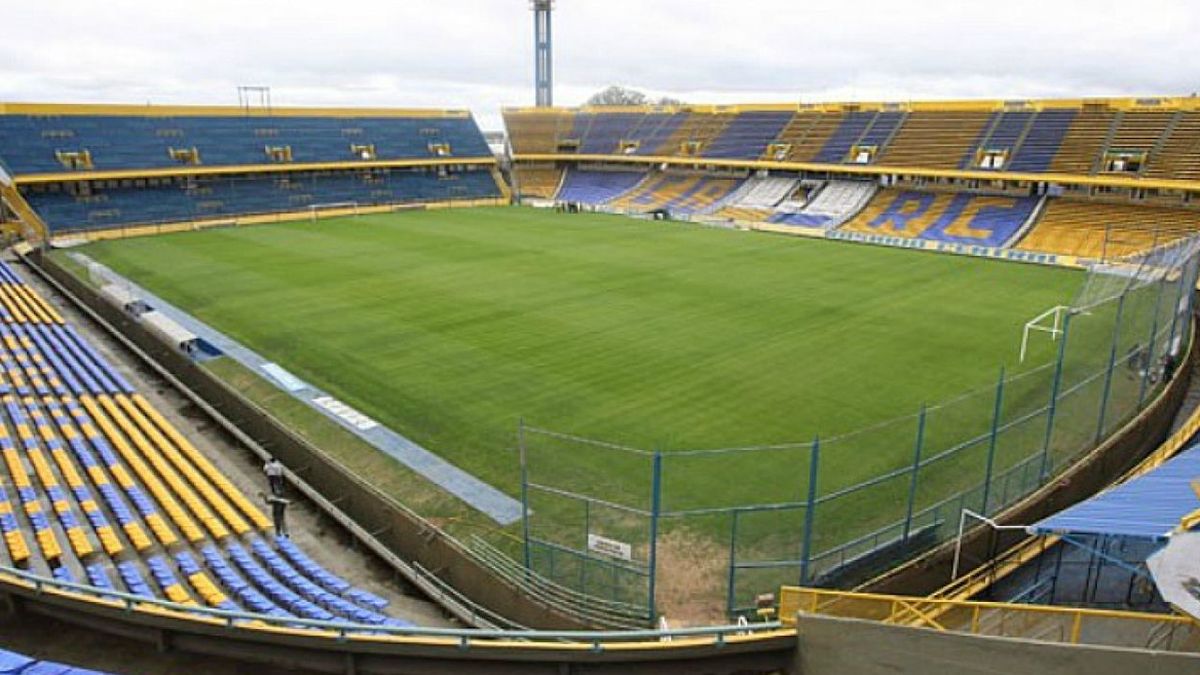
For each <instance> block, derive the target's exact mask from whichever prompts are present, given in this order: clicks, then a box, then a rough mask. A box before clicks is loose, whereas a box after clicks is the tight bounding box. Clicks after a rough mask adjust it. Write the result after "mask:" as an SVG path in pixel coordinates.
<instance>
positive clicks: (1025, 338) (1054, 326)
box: [1019, 305, 1071, 363]
mask: <svg viewBox="0 0 1200 675" xmlns="http://www.w3.org/2000/svg"><path fill="white" fill-rule="evenodd" d="M1070 310H1071V308H1070V307H1069V306H1068V305H1055V306H1053V307H1051V308H1050V309H1048V310H1046V311H1044V312H1042V313H1041V314H1038V315H1037V316H1035V317H1034V318H1032V319H1030V320H1029V321H1026V322H1025V328H1024V330H1022V331H1021V357H1020V359H1019V361H1020V363H1024V362H1025V352H1026V350H1027V349H1028V348H1029V334H1030V333H1031V332H1034V331H1040V332H1043V333H1049V334H1050V340H1051V342H1054V341H1057V340H1058V336H1060V335H1062V334H1063V323H1064V317H1066V315H1067V312H1069V311H1070ZM1051 318H1052V320H1051V321H1050V323H1049V325H1047V321H1048V320H1050V319H1051Z"/></svg>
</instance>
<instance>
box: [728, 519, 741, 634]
mask: <svg viewBox="0 0 1200 675" xmlns="http://www.w3.org/2000/svg"><path fill="white" fill-rule="evenodd" d="M730 513H732V514H733V523H732V524H731V525H730V526H729V587H728V590H727V591H726V593H725V613H726V614H729V615H732V614H733V611H734V604H735V603H736V602H737V598H735V597H734V596H735V590H734V585H735V584H736V583H737V580H736V579H735V578H734V575H735V573H736V571H737V531H738V513H739V512H738V510H737V509H734V510H733V511H731V512H730Z"/></svg>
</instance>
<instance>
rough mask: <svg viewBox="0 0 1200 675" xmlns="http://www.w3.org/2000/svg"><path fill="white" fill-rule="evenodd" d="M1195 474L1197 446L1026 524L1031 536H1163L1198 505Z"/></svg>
mask: <svg viewBox="0 0 1200 675" xmlns="http://www.w3.org/2000/svg"><path fill="white" fill-rule="evenodd" d="M1198 478H1200V444H1196V445H1193V446H1192V447H1191V448H1189V449H1188V450H1186V451H1184V452H1183V453H1181V454H1180V455H1179V456H1177V457H1175V458H1174V459H1172V460H1170V461H1168V462H1167V463H1165V464H1163V465H1162V466H1160V467H1158V468H1156V469H1154V470H1153V471H1151V472H1149V473H1146V474H1143V475H1141V476H1138V477H1137V478H1134V479H1132V480H1129V481H1126V482H1124V483H1121V484H1120V485H1118V486H1116V487H1113V488H1110V489H1108V490H1105V491H1104V492H1101V493H1099V494H1097V495H1095V496H1094V497H1092V498H1091V499H1088V500H1086V501H1083V502H1080V503H1078V504H1076V505H1074V506H1072V507H1070V508H1068V509H1065V510H1063V511H1059V512H1058V513H1056V514H1054V515H1053V516H1050V517H1049V518H1046V519H1045V520H1042V521H1041V522H1039V523H1036V524H1034V525H1031V526H1029V528H1028V530H1029V533H1030V534H1060V535H1072V534H1084V535H1088V534H1090V535H1110V536H1119V537H1137V538H1141V539H1156V540H1163V539H1166V538H1167V537H1168V536H1169V535H1170V534H1171V532H1172V531H1173V530H1174V529H1175V528H1177V527H1178V526H1179V522H1180V520H1181V519H1182V518H1183V517H1184V516H1187V515H1188V514H1190V513H1192V512H1194V511H1196V510H1197V509H1200V496H1197V494H1196V492H1195V491H1194V490H1193V489H1192V481H1193V480H1196V479H1198Z"/></svg>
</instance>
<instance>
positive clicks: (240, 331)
mask: <svg viewBox="0 0 1200 675" xmlns="http://www.w3.org/2000/svg"><path fill="white" fill-rule="evenodd" d="M82 250H83V252H85V253H86V254H88V255H90V256H92V257H94V258H96V259H97V260H99V261H101V262H103V263H105V264H106V265H109V266H110V267H112V268H113V269H115V270H116V271H118V272H120V273H121V274H123V275H126V276H128V277H130V278H131V279H133V280H134V281H136V282H137V283H139V284H141V285H144V286H146V287H148V288H149V289H151V290H153V291H154V292H155V293H157V294H159V295H161V296H163V297H165V298H166V299H168V300H170V301H171V302H172V303H175V304H176V305H178V306H179V307H181V308H182V309H185V310H187V311H189V312H191V313H192V314H194V315H195V316H197V317H198V318H200V319H201V320H203V321H205V322H207V323H209V324H210V325H212V326H214V327H215V328H217V329H219V330H221V331H224V332H225V333H227V334H228V335H230V336H231V337H233V338H235V339H237V340H239V341H241V342H243V343H244V344H246V345H247V346H249V347H251V348H252V349H254V350H256V351H258V352H259V353H261V354H263V355H264V356H266V357H267V358H270V359H273V360H275V361H276V362H278V363H279V364H281V365H282V366H283V367H285V368H287V369H288V370H290V371H292V372H293V373H295V374H297V375H299V376H300V377H302V378H304V379H306V380H309V381H311V382H313V383H314V384H316V385H318V386H320V387H322V388H324V389H326V390H327V391H329V392H331V393H332V394H334V395H335V396H337V397H339V398H340V399H342V400H343V401H345V402H347V403H349V404H350V405H352V406H354V407H356V408H358V409H359V410H361V411H363V412H364V413H366V414H368V415H370V416H372V417H374V418H375V419H377V420H379V421H380V422H382V423H384V424H386V425H387V426H389V427H391V428H393V429H394V430H396V431H397V432H399V433H401V434H403V435H405V436H407V437H409V438H411V439H412V440H414V441H415V442H417V443H420V444H422V445H424V446H425V447H427V448H429V449H430V450H432V451H434V452H437V453H438V454H440V455H442V456H443V457H445V458H447V459H449V460H450V461H452V462H453V463H455V464H457V465H458V466H460V467H462V468H463V469H465V470H467V471H470V472H472V473H474V474H476V475H477V476H479V477H480V478H482V479H484V480H486V481H489V482H491V483H493V484H495V485H496V486H498V487H500V488H501V489H503V490H505V491H507V492H508V493H510V494H514V495H515V494H516V493H517V490H518V485H519V481H518V472H517V461H516V456H515V453H514V452H512V449H513V448H514V446H515V444H516V430H517V425H518V420H519V419H521V418H524V419H525V420H526V421H527V422H529V423H531V424H535V425H538V426H541V427H546V428H551V429H555V430H560V431H564V432H569V433H572V434H579V435H584V436H589V437H594V438H600V439H604V440H607V441H611V442H615V443H621V444H625V445H630V446H635V447H639V448H645V449H660V450H663V451H665V452H672V451H679V450H684V449H702V448H720V447H730V446H744V445H759V444H774V443H783V442H792V441H808V440H810V439H812V438H813V437H814V436H815V435H817V434H820V435H821V436H822V437H823V438H824V437H830V436H837V435H840V434H845V433H847V432H851V431H853V430H856V429H860V428H863V427H867V426H870V425H874V424H877V423H880V422H883V421H885V420H889V419H892V418H896V417H899V416H908V415H913V414H914V413H916V411H917V410H918V408H919V407H920V406H921V405H922V404H923V403H928V404H936V403H938V402H939V401H943V400H946V399H948V398H951V397H954V396H956V395H959V394H962V393H963V392H965V391H968V390H981V389H988V388H990V387H993V386H994V385H995V382H996V378H997V374H998V372H999V369H1000V368H1001V366H1002V365H1005V366H1007V368H1008V372H1009V373H1010V374H1011V373H1014V372H1019V371H1020V370H1021V369H1022V368H1029V367H1033V366H1036V365H1040V364H1044V363H1046V362H1047V361H1050V360H1052V359H1053V356H1054V347H1053V345H1052V344H1051V343H1050V341H1049V340H1048V339H1044V338H1043V339H1036V340H1034V342H1033V344H1032V345H1031V353H1032V356H1031V358H1030V359H1028V360H1027V362H1026V364H1024V365H1023V366H1022V365H1019V364H1018V363H1017V350H1018V345H1019V342H1020V338H1021V328H1022V326H1023V325H1024V323H1025V321H1027V320H1029V319H1030V318H1032V317H1034V316H1035V315H1037V314H1039V313H1041V312H1042V311H1044V310H1045V309H1047V308H1049V307H1052V306H1054V305H1059V304H1067V303H1069V302H1070V300H1071V297H1072V295H1073V294H1074V293H1075V291H1076V290H1077V289H1078V287H1079V286H1080V284H1081V282H1082V280H1083V275H1082V274H1081V273H1077V272H1073V271H1068V270H1061V269H1053V268H1047V267H1040V266H1035V265H1024V264H1016V263H1006V262H1000V261H990V260H982V259H975V258H968V257H960V256H953V255H937V254H931V253H924V252H916V251H907V250H900V249H891V248H881V247H874V246H867V245H861V244H850V243H840V242H827V241H819V240H811V239H805V238H801V237H787V236H776V235H769V234H762V233H751V232H738V231H729V230H722V229H709V228H704V227H699V226H695V225H689V224H681V223H663V222H648V221H642V220H634V219H630V218H626V217H621V216H611V215H599V214H578V215H567V214H557V213H553V212H549V211H539V210H532V209H525V208H515V207H514V208H485V209H463V210H436V211H421V212H408V213H396V214H385V215H370V216H359V217H352V218H341V219H331V220H323V221H318V222H296V223H291V224H279V225H262V226H254V227H245V228H229V229H218V230H208V231H203V232H195V233H185V234H171V235H162V236H154V237H145V238H138V239H128V240H120V241H109V242H101V243H94V244H90V245H87V246H86V247H84V248H83V249H82ZM1040 395H1041V394H1039V396H1040ZM988 413H990V408H986V409H984V410H981V414H988ZM911 455H912V448H911V445H907V444H905V445H898V446H895V447H879V448H873V449H871V451H870V452H867V453H862V452H858V453H853V454H852V453H841V454H836V453H835V454H832V455H831V456H829V457H828V458H823V464H822V471H823V474H824V475H836V476H838V480H837V483H838V484H850V483H853V482H856V481H859V480H862V479H865V478H868V477H871V476H874V475H878V474H879V473H880V472H881V471H885V470H888V469H891V468H894V467H896V466H901V465H904V464H905V463H906V462H909V461H911ZM826 472H828V473H826ZM736 482H737V476H736V475H733V476H731V475H722V476H716V477H711V479H710V480H706V481H702V483H703V484H697V485H696V489H697V490H710V489H717V490H719V489H722V488H721V486H722V485H730V484H734V483H736Z"/></svg>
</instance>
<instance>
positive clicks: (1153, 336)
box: [1138, 272, 1171, 409]
mask: <svg viewBox="0 0 1200 675" xmlns="http://www.w3.org/2000/svg"><path fill="white" fill-rule="evenodd" d="M1165 282H1166V273H1165V272H1164V273H1163V279H1162V281H1159V282H1158V293H1155V294H1154V319H1153V320H1152V321H1151V322H1150V342H1149V346H1148V347H1147V349H1149V350H1150V351H1149V354H1150V359H1153V358H1154V345H1155V344H1156V343H1157V342H1158V312H1159V310H1160V309H1162V292H1163V284H1164V283H1165ZM1170 348H1171V346H1170V345H1169V344H1168V345H1167V349H1170ZM1150 365H1151V366H1152V365H1153V362H1152V361H1151V362H1150ZM1166 375H1167V374H1166V373H1165V372H1164V373H1163V377H1164V378H1165V377H1166ZM1149 379H1150V368H1146V373H1145V375H1144V376H1143V377H1142V385H1141V387H1140V388H1139V389H1138V408H1139V409H1140V408H1141V407H1142V404H1144V403H1145V402H1146V390H1147V389H1148V387H1147V386H1146V385H1147V384H1148V383H1149ZM1163 384H1166V383H1165V382H1164V383H1163Z"/></svg>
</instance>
